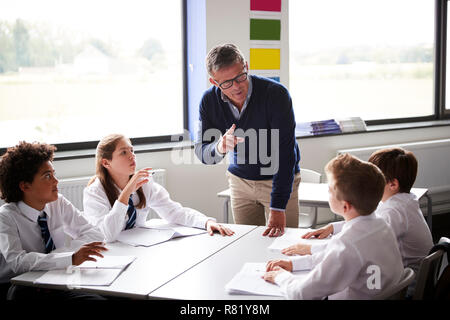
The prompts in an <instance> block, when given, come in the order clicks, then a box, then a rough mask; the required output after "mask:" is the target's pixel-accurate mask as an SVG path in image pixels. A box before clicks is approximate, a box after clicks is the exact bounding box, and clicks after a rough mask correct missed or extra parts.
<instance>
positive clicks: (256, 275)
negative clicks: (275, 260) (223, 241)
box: [225, 262, 308, 297]
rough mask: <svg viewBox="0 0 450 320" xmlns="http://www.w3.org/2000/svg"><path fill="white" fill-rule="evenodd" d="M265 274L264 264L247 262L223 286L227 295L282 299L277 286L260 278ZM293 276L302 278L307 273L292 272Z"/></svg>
mask: <svg viewBox="0 0 450 320" xmlns="http://www.w3.org/2000/svg"><path fill="white" fill-rule="evenodd" d="M265 272H266V263H264V262H247V263H245V264H244V266H243V267H242V269H241V270H240V271H239V272H238V273H237V274H236V275H235V276H234V277H233V279H231V281H230V282H228V283H227V284H226V285H225V290H226V291H227V292H228V293H229V294H244V295H264V296H276V297H282V296H283V294H282V292H281V289H280V287H279V286H277V285H276V284H272V283H270V282H267V281H265V280H264V279H263V278H262V276H263V275H264V273H265ZM293 274H294V275H296V276H298V277H302V276H305V275H306V274H308V271H299V272H293Z"/></svg>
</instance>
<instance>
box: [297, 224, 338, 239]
mask: <svg viewBox="0 0 450 320" xmlns="http://www.w3.org/2000/svg"><path fill="white" fill-rule="evenodd" d="M333 231H334V228H333V225H332V224H329V225H327V226H325V227H323V228H321V229H317V230H315V231H311V232H308V233H305V234H304V235H303V236H302V238H303V239H309V238H311V237H316V238H317V239H325V238H326V237H328V236H329V235H330V234H332V233H333Z"/></svg>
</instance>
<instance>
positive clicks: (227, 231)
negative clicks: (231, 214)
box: [206, 220, 234, 236]
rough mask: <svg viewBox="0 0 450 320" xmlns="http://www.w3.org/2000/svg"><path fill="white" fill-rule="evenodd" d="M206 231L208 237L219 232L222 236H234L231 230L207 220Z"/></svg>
mask: <svg viewBox="0 0 450 320" xmlns="http://www.w3.org/2000/svg"><path fill="white" fill-rule="evenodd" d="M206 230H207V231H208V233H209V235H210V236H212V235H213V234H214V231H217V232H220V234H221V235H222V236H232V235H233V234H234V231H233V230H231V229H230V228H227V227H225V226H223V225H221V224H220V223H217V222H215V221H213V220H208V221H207V222H206Z"/></svg>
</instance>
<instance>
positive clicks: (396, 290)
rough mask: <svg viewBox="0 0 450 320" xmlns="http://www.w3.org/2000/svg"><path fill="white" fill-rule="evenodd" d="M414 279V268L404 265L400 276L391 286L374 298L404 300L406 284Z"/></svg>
mask: <svg viewBox="0 0 450 320" xmlns="http://www.w3.org/2000/svg"><path fill="white" fill-rule="evenodd" d="M413 280H414V270H413V269H411V268H408V267H406V268H405V269H403V274H402V278H401V279H400V281H399V282H398V283H397V284H396V285H394V286H393V287H391V288H389V289H387V290H385V291H383V292H381V293H380V294H378V295H376V296H375V297H374V300H404V299H405V296H406V291H407V289H408V286H409V285H410V284H411V282H413Z"/></svg>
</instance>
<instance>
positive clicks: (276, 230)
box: [263, 210, 286, 237]
mask: <svg viewBox="0 0 450 320" xmlns="http://www.w3.org/2000/svg"><path fill="white" fill-rule="evenodd" d="M285 227H286V214H285V213H284V212H283V211H277V210H270V214H269V224H268V225H267V228H266V230H265V231H264V233H263V236H267V235H268V236H269V237H279V236H282V235H283V234H284V228H285Z"/></svg>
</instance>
